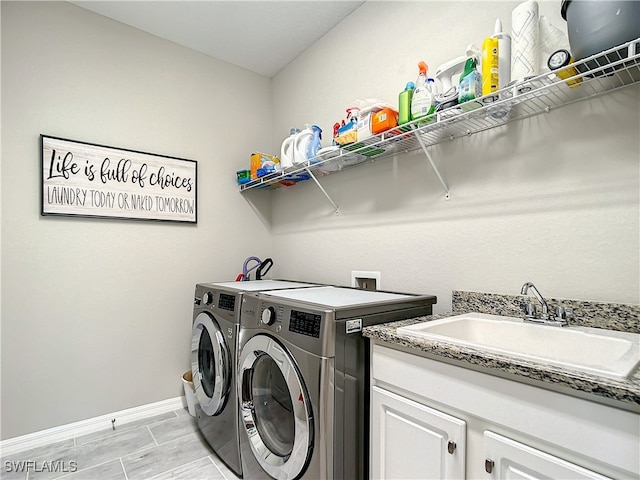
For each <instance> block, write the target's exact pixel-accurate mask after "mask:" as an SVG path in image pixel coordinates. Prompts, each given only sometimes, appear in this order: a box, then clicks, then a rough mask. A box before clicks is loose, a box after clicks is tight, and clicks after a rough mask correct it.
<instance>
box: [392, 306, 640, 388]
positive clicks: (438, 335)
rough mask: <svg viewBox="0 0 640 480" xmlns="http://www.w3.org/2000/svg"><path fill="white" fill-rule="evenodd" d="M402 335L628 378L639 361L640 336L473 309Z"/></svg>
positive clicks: (402, 331)
mask: <svg viewBox="0 0 640 480" xmlns="http://www.w3.org/2000/svg"><path fill="white" fill-rule="evenodd" d="M398 333H399V334H403V335H411V336H413V337H420V338H424V339H426V340H432V341H437V342H447V343H453V344H456V345H462V346H467V347H473V348H475V349H481V350H487V351H489V352H494V353H499V354H504V355H509V356H513V357H519V358H523V359H526V360H532V361H535V362H540V363H544V364H548V365H555V366H559V367H562V368H567V369H571V370H579V371H583V372H586V373H590V374H595V375H599V376H604V377H609V378H613V379H617V380H623V379H626V378H628V377H629V376H630V375H631V374H632V373H633V371H634V370H635V368H636V367H637V366H638V364H639V363H640V335H639V334H635V333H626V332H617V331H613V330H603V329H599V328H588V327H562V328H559V327H551V326H546V325H537V324H533V323H528V322H524V321H523V320H522V319H520V318H513V317H503V316H499V315H488V314H484V313H468V314H465V315H457V316H453V317H447V318H443V319H440V320H434V321H431V322H423V323H417V324H414V325H410V326H407V327H400V328H398Z"/></svg>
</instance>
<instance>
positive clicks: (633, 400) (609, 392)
mask: <svg viewBox="0 0 640 480" xmlns="http://www.w3.org/2000/svg"><path fill="white" fill-rule="evenodd" d="M523 301H529V299H528V298H526V297H524V299H523V297H519V296H505V295H495V294H480V293H472V292H453V302H452V305H453V312H450V313H444V314H437V315H429V316H426V317H418V318H413V319H409V320H402V321H399V322H392V323H385V324H381V325H375V326H371V327H366V328H365V329H364V332H363V334H364V336H365V337H368V338H370V339H372V340H376V341H381V342H384V343H385V344H387V345H388V346H390V347H396V348H400V349H401V350H404V351H409V352H411V353H415V354H418V355H422V356H426V357H429V358H433V359H436V360H442V361H446V362H449V363H453V364H455V365H458V366H461V367H466V368H472V369H476V370H480V371H483V372H485V373H490V374H494V375H498V376H504V377H507V378H510V379H513V380H518V381H523V382H525V383H530V384H535V385H537V386H540V387H543V388H549V389H552V390H557V391H561V392H563V393H567V394H570V395H575V396H580V397H583V398H589V399H591V400H594V401H597V402H601V403H606V404H611V405H614V406H617V407H620V408H625V409H629V410H632V411H636V412H638V413H640V368H637V369H636V371H635V372H634V375H633V376H632V377H631V378H629V379H628V380H624V381H622V380H615V379H610V378H605V377H600V376H597V375H591V374H587V373H583V372H580V371H575V370H570V369H564V368H560V367H555V366H552V365H546V364H542V363H538V362H533V361H527V360H523V359H519V358H515V357H510V356H507V355H500V354H496V353H491V352H488V351H486V350H482V349H475V348H471V347H464V346H460V345H455V344H452V343H447V342H438V341H432V340H427V339H421V338H417V337H412V336H408V335H399V334H398V333H397V329H398V327H402V326H406V325H412V324H415V323H418V322H426V321H432V320H437V319H439V318H445V317H449V316H452V315H460V314H463V313H468V312H480V313H489V314H495V315H507V316H512V317H520V316H521V313H520V312H521V311H522V310H521V309H520V308H521V304H522V302H523ZM548 303H549V306H550V308H551V307H552V306H555V305H559V304H562V305H563V306H571V307H573V308H574V312H575V319H574V320H573V324H574V325H581V326H589V327H596V328H607V329H611V330H621V331H630V332H633V333H638V329H640V321H639V318H640V315H639V313H640V307H638V306H635V305H617V304H615V305H614V304H598V303H592V302H576V301H570V300H553V299H548ZM576 307H577V308H576ZM548 328H557V327H548Z"/></svg>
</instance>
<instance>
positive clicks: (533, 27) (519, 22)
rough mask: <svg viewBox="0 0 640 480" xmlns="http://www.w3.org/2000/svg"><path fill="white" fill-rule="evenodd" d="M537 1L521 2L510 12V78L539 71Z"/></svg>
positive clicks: (524, 76) (535, 73)
mask: <svg viewBox="0 0 640 480" xmlns="http://www.w3.org/2000/svg"><path fill="white" fill-rule="evenodd" d="M539 41H540V33H539V26H538V2H535V1H533V0H530V1H527V2H524V3H521V4H520V5H518V6H517V7H516V8H514V9H513V11H512V12H511V80H512V81H519V80H524V79H525V78H527V77H533V76H536V75H538V74H539V73H540V67H539V65H540V60H539V58H540V52H539V50H540V46H539Z"/></svg>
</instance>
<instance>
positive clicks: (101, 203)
mask: <svg viewBox="0 0 640 480" xmlns="http://www.w3.org/2000/svg"><path fill="white" fill-rule="evenodd" d="M40 144H41V164H42V181H41V187H42V188H41V200H42V201H41V210H40V214H41V215H78V216H83V217H98V218H121V219H134V220H157V221H170V222H183V223H197V221H198V220H197V219H198V216H197V170H198V167H197V166H198V164H197V162H196V161H194V160H185V159H183V158H176V157H169V156H165V155H156V154H153V153H145V152H138V151H135V150H126V149H122V148H114V147H108V146H105V145H96V144H92V143H87V142H78V141H75V140H67V139H64V138H57V137H50V136H48V135H40Z"/></svg>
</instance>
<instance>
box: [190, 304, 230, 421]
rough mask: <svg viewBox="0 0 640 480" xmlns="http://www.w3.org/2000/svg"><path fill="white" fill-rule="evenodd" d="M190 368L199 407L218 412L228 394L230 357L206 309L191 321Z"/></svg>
mask: <svg viewBox="0 0 640 480" xmlns="http://www.w3.org/2000/svg"><path fill="white" fill-rule="evenodd" d="M191 372H192V374H193V387H194V390H195V393H196V398H197V399H198V403H200V406H201V407H202V411H203V412H204V413H205V414H207V415H209V416H213V415H218V414H219V413H220V412H221V411H222V409H223V408H224V406H225V404H226V402H227V399H228V398H229V393H230V387H231V385H230V384H231V375H232V371H231V357H230V354H229V347H228V346H227V342H226V340H225V337H224V335H223V334H222V330H220V326H219V325H218V322H216V321H215V319H214V318H213V316H212V315H210V314H208V313H206V312H202V313H200V314H198V316H196V318H195V320H194V322H193V330H192V336H191Z"/></svg>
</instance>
